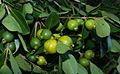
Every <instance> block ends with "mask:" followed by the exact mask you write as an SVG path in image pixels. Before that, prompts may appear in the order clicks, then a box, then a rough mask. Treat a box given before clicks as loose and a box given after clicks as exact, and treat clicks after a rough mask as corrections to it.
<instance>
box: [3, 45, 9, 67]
mask: <svg viewBox="0 0 120 74" xmlns="http://www.w3.org/2000/svg"><path fill="white" fill-rule="evenodd" d="M8 46H9V43H8V44H7V47H6V49H5V51H6V55H5V61H4V65H5V64H6V62H7V59H8V53H9V48H8Z"/></svg>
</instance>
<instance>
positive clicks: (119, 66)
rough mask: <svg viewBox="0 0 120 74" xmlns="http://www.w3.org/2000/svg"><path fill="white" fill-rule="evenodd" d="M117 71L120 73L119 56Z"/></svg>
mask: <svg viewBox="0 0 120 74" xmlns="http://www.w3.org/2000/svg"><path fill="white" fill-rule="evenodd" d="M117 70H118V72H119V73H120V56H119V58H118V66H117Z"/></svg>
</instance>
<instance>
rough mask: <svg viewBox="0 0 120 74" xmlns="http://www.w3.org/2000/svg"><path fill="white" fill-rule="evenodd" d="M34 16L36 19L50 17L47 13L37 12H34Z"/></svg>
mask: <svg viewBox="0 0 120 74" xmlns="http://www.w3.org/2000/svg"><path fill="white" fill-rule="evenodd" d="M33 16H34V17H40V18H42V17H48V16H49V14H48V13H47V12H37V11H33Z"/></svg>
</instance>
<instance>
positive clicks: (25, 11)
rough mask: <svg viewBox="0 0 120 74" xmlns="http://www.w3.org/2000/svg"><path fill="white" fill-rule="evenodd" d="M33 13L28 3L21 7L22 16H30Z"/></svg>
mask: <svg viewBox="0 0 120 74" xmlns="http://www.w3.org/2000/svg"><path fill="white" fill-rule="evenodd" d="M32 12H33V6H32V5H31V4H30V3H26V4H24V5H23V13H24V14H27V13H28V14H32Z"/></svg>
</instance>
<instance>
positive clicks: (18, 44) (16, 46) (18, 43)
mask: <svg viewBox="0 0 120 74" xmlns="http://www.w3.org/2000/svg"><path fill="white" fill-rule="evenodd" d="M14 43H15V48H16V49H15V51H14V53H13V54H15V53H16V52H17V51H18V49H19V47H20V41H19V40H18V39H15V40H14Z"/></svg>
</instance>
